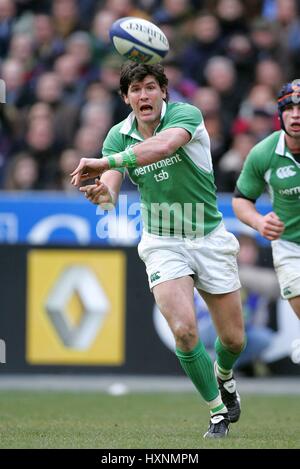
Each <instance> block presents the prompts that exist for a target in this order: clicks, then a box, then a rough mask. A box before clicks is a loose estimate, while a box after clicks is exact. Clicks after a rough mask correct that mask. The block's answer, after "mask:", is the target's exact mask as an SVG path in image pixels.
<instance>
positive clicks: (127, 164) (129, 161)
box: [107, 148, 137, 169]
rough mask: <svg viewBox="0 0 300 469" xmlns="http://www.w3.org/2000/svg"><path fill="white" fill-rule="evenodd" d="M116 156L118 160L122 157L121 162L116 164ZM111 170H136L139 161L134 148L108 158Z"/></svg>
mask: <svg viewBox="0 0 300 469" xmlns="http://www.w3.org/2000/svg"><path fill="white" fill-rule="evenodd" d="M116 156H118V160H119V158H120V157H121V162H120V163H117V162H116ZM107 160H108V166H109V169H111V168H136V167H137V160H136V156H135V154H134V151H133V150H132V148H127V150H124V151H121V152H120V153H117V154H116V155H111V156H108V157H107Z"/></svg>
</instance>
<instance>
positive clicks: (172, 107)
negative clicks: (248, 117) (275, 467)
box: [71, 63, 245, 438]
mask: <svg viewBox="0 0 300 469" xmlns="http://www.w3.org/2000/svg"><path fill="white" fill-rule="evenodd" d="M167 85H168V79H167V77H166V75H165V73H164V69H163V67H162V65H159V64H157V65H145V64H137V63H128V64H124V66H123V67H122V69H121V78H120V89H121V94H122V96H123V99H124V101H125V102H126V103H127V104H128V105H130V107H131V109H132V112H131V114H130V115H129V116H128V117H127V119H125V120H124V121H122V122H120V123H119V124H117V125H115V126H114V127H113V128H112V129H111V130H110V131H109V133H108V135H107V137H106V139H105V141H104V145H103V149H102V153H103V155H104V156H103V157H102V158H100V159H90V158H89V159H87V158H82V159H81V161H80V164H79V165H78V167H77V168H76V169H75V170H74V172H73V173H72V174H71V176H72V184H74V185H75V186H79V185H80V183H81V182H82V181H85V180H87V179H89V178H98V177H99V176H100V179H96V181H95V183H93V184H90V185H87V186H83V187H80V190H81V191H82V192H83V193H85V195H86V197H87V198H88V199H89V200H90V201H91V202H93V203H95V204H100V205H101V206H103V204H107V203H115V202H116V200H117V197H118V193H119V190H120V187H121V183H122V180H123V176H124V172H125V171H126V172H127V173H128V175H129V177H130V178H131V180H132V181H133V182H134V183H135V184H136V185H137V186H138V189H139V192H140V195H141V209H142V219H143V226H144V231H143V236H142V239H141V242H140V243H139V246H138V251H139V255H140V257H141V259H142V260H143V261H144V263H145V264H146V269H147V274H148V279H149V285H150V289H151V291H152V292H153V294H154V297H155V300H156V302H157V304H158V306H159V309H160V311H161V312H162V314H163V315H164V317H165V318H166V320H167V322H168V324H169V326H170V329H171V330H172V332H173V335H174V338H175V342H176V355H177V357H178V359H179V361H180V363H181V365H182V368H183V369H184V371H185V373H186V374H187V375H188V376H189V378H190V379H191V380H192V382H193V383H194V385H195V387H196V388H197V390H198V391H199V393H200V394H201V395H202V397H203V398H204V400H205V401H206V402H207V404H208V406H209V409H210V414H211V418H210V423H209V428H208V431H207V432H206V433H205V435H204V436H205V437H206V438H221V437H224V436H226V435H227V433H228V428H229V423H230V421H231V422H236V421H237V420H238V419H239V416H240V398H239V395H238V393H237V391H236V381H235V379H234V377H233V373H232V367H233V365H234V363H235V361H236V360H237V358H238V357H239V355H240V353H241V352H242V350H243V348H244V345H245V334H244V325H243V315H242V308H241V300H240V291H239V289H240V282H239V277H238V270H237V262H236V255H237V253H238V250H239V244H238V241H237V240H236V238H235V237H234V235H233V234H231V233H228V232H227V231H226V229H225V227H224V224H223V222H222V214H221V213H220V212H219V211H218V208H217V202H216V188H215V184H214V175H213V168H212V160H211V154H210V142H209V137H208V134H207V131H206V129H205V125H204V122H203V118H202V114H201V112H200V111H199V109H197V108H196V107H194V106H191V105H189V104H186V103H171V104H170V103H168V91H167ZM194 287H196V288H197V289H198V290H199V292H200V294H201V295H202V297H203V298H204V300H205V301H206V303H207V305H208V307H209V310H210V312H211V315H212V318H213V320H214V323H215V326H216V329H217V331H218V338H217V340H216V356H217V360H216V363H215V369H214V367H213V363H212V361H211V359H210V356H209V355H208V353H207V352H206V350H205V347H204V345H203V343H202V342H201V340H200V339H199V335H198V327H197V320H196V317H195V310H194ZM200 333H201V332H200Z"/></svg>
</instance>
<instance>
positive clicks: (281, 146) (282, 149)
mask: <svg viewBox="0 0 300 469" xmlns="http://www.w3.org/2000/svg"><path fill="white" fill-rule="evenodd" d="M284 135H285V132H284V130H282V131H281V132H280V135H279V140H278V143H277V147H276V150H275V153H276V154H277V155H279V156H286V157H288V158H290V159H291V160H293V161H294V162H295V163H296V165H297V166H298V168H300V163H299V162H298V161H297V160H295V158H294V157H293V155H292V153H291V152H290V151H289V149H288V148H287V146H286V144H285V138H284Z"/></svg>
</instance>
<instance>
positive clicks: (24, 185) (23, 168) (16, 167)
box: [4, 152, 40, 191]
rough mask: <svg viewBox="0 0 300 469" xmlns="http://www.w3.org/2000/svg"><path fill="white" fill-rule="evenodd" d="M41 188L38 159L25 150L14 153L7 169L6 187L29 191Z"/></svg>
mask: <svg viewBox="0 0 300 469" xmlns="http://www.w3.org/2000/svg"><path fill="white" fill-rule="evenodd" d="M39 188H40V187H39V169H38V163H37V161H36V160H35V159H34V158H33V157H32V156H31V155H30V153H25V152H24V153H19V154H16V155H14V156H13V158H12V159H11V160H10V162H9V164H8V166H7V169H6V174H5V184H4V189H6V190H9V191H28V190H35V189H39Z"/></svg>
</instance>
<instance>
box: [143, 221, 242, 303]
mask: <svg viewBox="0 0 300 469" xmlns="http://www.w3.org/2000/svg"><path fill="white" fill-rule="evenodd" d="M238 252H239V242H238V240H237V239H236V237H235V236H234V235H233V234H232V233H229V232H228V231H227V230H226V228H225V226H224V224H223V223H221V224H220V225H219V226H218V227H217V228H216V229H215V230H214V231H212V232H211V233H209V234H208V235H207V236H204V237H203V238H196V239H194V240H191V239H187V238H174V237H173V238H171V237H165V236H156V235H152V234H149V233H147V232H143V235H142V239H141V241H140V243H139V245H138V253H139V256H140V258H141V259H142V260H143V261H144V263H145V264H146V270H147V274H148V281H149V286H150V289H151V290H152V288H153V287H154V286H155V285H158V284H159V283H162V282H165V281H167V280H173V279H176V278H180V277H185V276H187V275H192V276H193V277H194V281H195V287H196V288H200V289H201V290H204V291H206V292H208V293H212V294H221V293H229V292H232V291H235V290H238V289H239V288H240V286H241V284H240V280H239V275H238V266H237V260H236V257H237V254H238Z"/></svg>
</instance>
